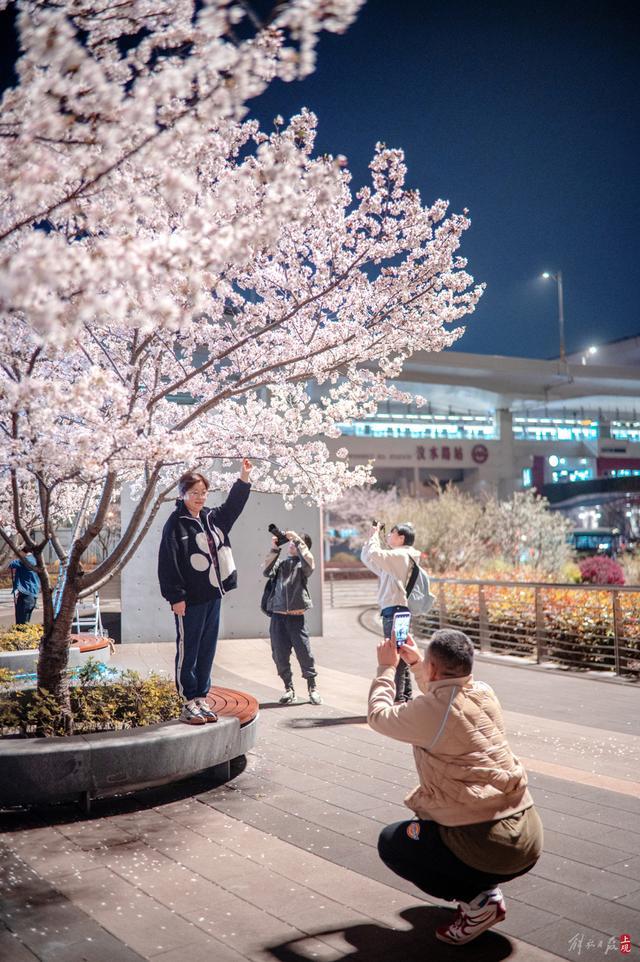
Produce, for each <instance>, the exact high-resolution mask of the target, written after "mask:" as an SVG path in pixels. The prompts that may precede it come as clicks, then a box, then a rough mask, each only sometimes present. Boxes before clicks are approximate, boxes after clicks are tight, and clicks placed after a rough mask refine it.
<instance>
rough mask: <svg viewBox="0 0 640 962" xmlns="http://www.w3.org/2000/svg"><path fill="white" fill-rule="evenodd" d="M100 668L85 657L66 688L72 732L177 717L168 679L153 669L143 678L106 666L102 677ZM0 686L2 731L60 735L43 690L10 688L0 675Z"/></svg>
mask: <svg viewBox="0 0 640 962" xmlns="http://www.w3.org/2000/svg"><path fill="white" fill-rule="evenodd" d="M101 672H102V669H101V667H100V665H99V663H98V662H95V661H93V660H92V659H90V660H89V661H87V662H86V663H85V664H84V665H83V666H82V668H81V669H80V670H79V672H78V675H77V684H75V685H73V686H72V687H71V710H72V713H73V719H74V732H73V733H74V734H88V733H90V732H98V731H115V730H118V729H125V728H139V727H143V726H145V725H156V724H158V723H160V722H164V721H170V720H171V719H173V718H177V717H178V716H179V714H180V710H181V707H182V702H181V699H180V696H179V695H178V693H177V691H176V689H175V685H174V683H173V681H172V680H169V679H167V678H162V677H161V676H160V675H157V674H152V675H150V676H149V677H148V678H143V677H142V676H141V675H140V674H139V673H138V672H136V671H125V672H123V673H122V674H120V675H118V674H117V673H116V672H115V671H110V672H109V673H108V676H107V680H103V677H102V674H101ZM0 685H1V686H2V687H3V689H4V690H3V691H2V693H1V694H0V730H1V731H2V733H3V734H15V733H16V732H17V733H19V734H22V735H35V734H38V735H64V734H66V732H65V729H64V724H63V720H62V719H61V718H60V709H59V706H58V704H57V702H56V701H55V700H54V699H53V697H52V696H51V695H49V694H48V693H47V692H39V691H37V690H36V689H32V688H30V689H23V690H12V686H11V684H10V681H9V679H8V678H6V677H5V678H4V679H3V678H0Z"/></svg>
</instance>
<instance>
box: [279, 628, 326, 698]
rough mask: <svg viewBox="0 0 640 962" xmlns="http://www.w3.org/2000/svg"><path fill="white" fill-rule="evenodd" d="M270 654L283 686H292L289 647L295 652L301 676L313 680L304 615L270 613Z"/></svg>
mask: <svg viewBox="0 0 640 962" xmlns="http://www.w3.org/2000/svg"><path fill="white" fill-rule="evenodd" d="M270 635H271V654H272V655H273V660H274V661H275V663H276V670H277V672H278V674H279V675H280V677H281V678H282V680H283V682H284V687H285V688H292V687H293V684H292V681H293V676H292V674H291V649H292V648H293V650H294V651H295V653H296V658H297V659H298V663H299V664H300V670H301V671H302V677H303V678H306V679H307V681H309V682H314V680H315V677H316V675H317V674H318V673H317V671H316V663H315V660H314V657H313V655H312V654H311V646H310V644H309V633H308V631H307V627H306V625H305V623H304V615H271V628H270Z"/></svg>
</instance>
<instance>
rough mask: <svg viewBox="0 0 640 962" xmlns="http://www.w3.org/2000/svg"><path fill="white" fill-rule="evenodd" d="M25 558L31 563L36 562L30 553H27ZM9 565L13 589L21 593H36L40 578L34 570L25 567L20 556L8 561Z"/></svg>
mask: <svg viewBox="0 0 640 962" xmlns="http://www.w3.org/2000/svg"><path fill="white" fill-rule="evenodd" d="M27 558H28V559H29V561H30V562H31V563H32V564H35V563H36V559H35V558H34V556H33V555H32V554H28V555H27ZM9 567H10V568H11V574H12V576H13V590H14V591H19V592H20V594H21V595H37V594H38V592H39V591H40V579H39V578H38V576H37V574H36V573H35V571H32V570H31V568H27V566H26V564H25V563H24V562H23V561H22V559H21V558H14V560H13V561H10V562H9Z"/></svg>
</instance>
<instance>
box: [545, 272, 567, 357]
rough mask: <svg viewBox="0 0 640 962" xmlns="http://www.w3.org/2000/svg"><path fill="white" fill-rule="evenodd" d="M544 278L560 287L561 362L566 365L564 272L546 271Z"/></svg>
mask: <svg viewBox="0 0 640 962" xmlns="http://www.w3.org/2000/svg"><path fill="white" fill-rule="evenodd" d="M542 276H543V278H544V279H545V281H548V280H549V278H550V277H552V278H553V279H554V281H555V282H556V284H557V285H558V326H559V328H560V361H561V362H562V363H563V364H564V363H565V362H566V360H567V355H566V353H565V349H564V299H563V295H562V271H556V273H555V274H554V273H553V272H551V271H545V272H544V273H543V275H542Z"/></svg>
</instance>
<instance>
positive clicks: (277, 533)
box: [267, 524, 289, 548]
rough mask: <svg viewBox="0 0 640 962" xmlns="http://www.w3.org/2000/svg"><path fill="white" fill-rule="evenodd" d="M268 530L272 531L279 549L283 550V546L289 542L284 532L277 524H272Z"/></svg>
mask: <svg viewBox="0 0 640 962" xmlns="http://www.w3.org/2000/svg"><path fill="white" fill-rule="evenodd" d="M267 530H268V531H270V532H271V534H272V535H273V536H274V538H275V539H276V545H277V546H278V548H281V547H282V545H283V544H287V542H288V541H289V539H288V538H287V536H286V534H285V533H284V531H281V530H280V528H279V527H278V526H277V524H270V525H269V527H268V529H267Z"/></svg>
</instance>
